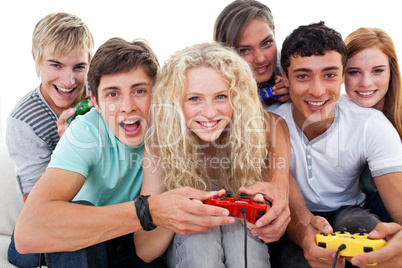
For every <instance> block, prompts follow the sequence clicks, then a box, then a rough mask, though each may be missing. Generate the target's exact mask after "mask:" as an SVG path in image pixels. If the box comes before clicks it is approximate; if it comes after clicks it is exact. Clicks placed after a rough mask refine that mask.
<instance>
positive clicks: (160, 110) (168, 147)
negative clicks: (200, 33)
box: [145, 43, 268, 195]
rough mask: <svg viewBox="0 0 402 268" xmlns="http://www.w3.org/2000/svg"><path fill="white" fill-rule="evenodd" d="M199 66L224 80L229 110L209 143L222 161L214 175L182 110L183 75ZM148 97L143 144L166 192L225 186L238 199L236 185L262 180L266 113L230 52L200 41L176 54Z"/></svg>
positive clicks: (250, 76)
mask: <svg viewBox="0 0 402 268" xmlns="http://www.w3.org/2000/svg"><path fill="white" fill-rule="evenodd" d="M201 66H206V67H211V68H213V69H214V70H215V71H217V72H218V73H219V74H220V75H221V76H222V77H223V79H224V80H225V81H226V82H227V84H228V88H229V96H228V97H229V100H230V105H231V107H232V109H233V114H232V118H231V120H230V122H229V123H228V125H227V127H226V129H225V130H224V131H223V133H222V134H221V135H220V137H219V138H218V139H217V140H216V141H215V142H213V144H210V146H214V147H215V149H214V150H215V155H214V157H216V159H217V160H218V161H221V162H220V163H221V165H220V168H219V170H218V171H217V172H216V173H214V172H208V170H207V167H206V165H205V162H204V161H205V155H204V154H203V153H202V150H201V149H202V148H201V147H202V146H201V144H199V142H198V140H197V137H196V135H195V134H194V133H192V132H191V130H190V129H189V128H188V127H187V125H186V120H185V117H184V114H183V108H182V107H183V100H184V96H185V94H186V89H187V78H186V74H187V72H188V71H189V70H190V69H194V68H198V67H201ZM152 94H153V104H152V105H151V109H150V128H149V131H148V133H147V136H146V139H145V146H146V150H147V151H148V152H149V153H150V154H151V155H152V156H153V157H157V158H158V159H159V161H158V165H159V166H160V167H161V168H162V169H163V173H164V184H165V187H166V188H167V189H168V190H170V189H174V188H178V187H183V186H191V187H194V188H197V189H201V190H212V189H215V188H217V189H221V188H224V189H226V190H229V191H232V192H233V193H234V194H235V195H237V194H238V189H239V187H240V186H244V187H247V186H249V185H252V184H254V183H255V182H257V181H261V180H266V179H267V178H266V177H267V176H268V174H267V172H265V173H264V175H263V171H264V170H265V169H266V168H267V155H268V149H267V143H268V142H267V136H268V134H267V129H268V123H267V122H268V121H267V120H268V113H267V112H266V111H265V110H264V109H263V107H262V104H261V102H260V100H259V97H258V94H257V84H256V80H255V78H254V76H253V73H252V71H251V69H250V67H249V66H248V64H247V63H246V62H245V61H244V60H243V59H242V58H241V57H240V56H239V55H237V53H236V52H235V51H234V50H232V49H230V48H225V47H223V46H222V45H220V44H218V43H202V44H196V45H192V46H189V47H187V48H185V49H183V50H181V51H178V52H175V53H174V54H173V55H171V56H170V57H169V58H168V59H167V60H166V61H165V64H164V66H163V68H162V70H161V73H160V74H159V76H158V79H157V82H156V85H155V87H154V88H153V93H152ZM210 173H214V174H210Z"/></svg>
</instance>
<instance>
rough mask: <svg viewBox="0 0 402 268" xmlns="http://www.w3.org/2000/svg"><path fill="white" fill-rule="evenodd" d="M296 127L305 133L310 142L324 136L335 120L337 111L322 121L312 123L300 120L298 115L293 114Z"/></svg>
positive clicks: (303, 119) (333, 111)
mask: <svg viewBox="0 0 402 268" xmlns="http://www.w3.org/2000/svg"><path fill="white" fill-rule="evenodd" d="M293 117H294V120H295V123H296V125H297V126H298V127H299V128H300V129H301V130H302V131H303V133H304V134H305V135H306V137H307V139H308V140H309V141H311V140H313V139H315V138H317V137H318V136H320V135H321V134H323V133H324V132H325V131H327V129H328V128H329V127H330V126H331V124H332V123H333V121H334V118H335V110H334V109H333V110H331V112H330V113H329V114H328V115H326V116H325V118H323V119H322V120H315V121H310V120H309V119H305V118H298V117H299V116H298V114H295V113H294V114H293Z"/></svg>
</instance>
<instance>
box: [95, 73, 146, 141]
mask: <svg viewBox="0 0 402 268" xmlns="http://www.w3.org/2000/svg"><path fill="white" fill-rule="evenodd" d="M151 82H152V80H151V78H150V77H149V76H148V75H147V74H146V73H145V71H144V69H143V68H142V67H141V66H139V67H134V68H133V69H131V70H130V71H128V72H123V73H116V74H110V75H104V76H102V77H101V79H100V83H99V87H98V99H97V100H96V102H97V109H98V112H100V113H102V116H103V118H104V120H105V122H106V124H107V126H108V127H109V128H110V130H111V131H112V132H113V134H114V135H115V136H116V138H117V139H119V140H120V141H121V142H122V143H124V144H126V145H128V146H135V145H139V144H141V143H142V142H143V140H144V136H145V132H146V130H147V128H148V123H147V122H148V112H149V107H150V105H151ZM92 97H93V96H92Z"/></svg>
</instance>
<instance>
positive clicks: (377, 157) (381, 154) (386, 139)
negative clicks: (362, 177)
mask: <svg viewBox="0 0 402 268" xmlns="http://www.w3.org/2000/svg"><path fill="white" fill-rule="evenodd" d="M371 130H374V131H371ZM378 130H381V131H378ZM363 133H364V134H365V136H364V139H365V153H366V158H367V162H368V165H369V168H370V170H371V173H372V175H373V177H378V176H381V175H384V174H388V173H393V172H402V143H401V138H400V137H399V134H398V132H397V131H396V129H395V128H394V126H393V125H392V124H391V123H390V122H389V121H388V119H387V118H386V117H383V116H379V115H374V116H372V117H370V119H369V120H367V124H366V130H365V131H364V132H363Z"/></svg>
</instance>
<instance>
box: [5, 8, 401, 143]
mask: <svg viewBox="0 0 402 268" xmlns="http://www.w3.org/2000/svg"><path fill="white" fill-rule="evenodd" d="M260 1H261V2H263V3H265V4H266V5H268V6H269V7H270V8H271V10H272V13H273V15H274V19H275V24H276V40H277V43H278V47H279V48H280V47H281V46H282V42H283V40H284V39H285V37H286V36H287V35H288V34H289V33H290V32H291V31H292V30H293V29H295V28H296V27H298V26H299V25H301V24H309V23H312V22H317V21H320V20H323V21H325V22H326V25H328V26H329V27H331V28H334V29H336V30H337V31H339V32H340V33H341V34H342V36H343V37H346V36H347V35H348V34H349V33H350V32H352V31H353V30H355V29H357V28H359V27H379V28H382V29H384V30H385V31H386V32H387V33H388V34H389V35H390V36H391V37H392V38H393V40H394V42H395V45H396V47H397V52H398V53H399V54H400V55H401V53H402V31H401V26H402V18H401V15H400V10H399V8H398V7H397V6H396V4H397V3H398V1H395V0H382V1H374V0H338V1H323V0H297V1H295V0H260ZM230 2H231V0H198V1H193V0H142V1H139V0H113V1H110V0H109V1H104V0H97V1H96V0H67V1H55V0H36V1H35V0H33V1H32V0H21V1H18V0H15V1H13V0H3V1H2V2H1V3H0V61H1V63H0V81H1V82H0V85H1V89H0V92H1V94H0V144H1V143H3V142H4V139H5V129H6V118H7V116H8V115H9V113H10V112H11V109H12V108H13V107H14V105H15V104H16V102H17V101H18V100H19V99H20V98H21V97H22V96H23V95H25V94H26V93H27V92H29V91H30V90H32V89H34V88H35V87H36V86H37V85H38V84H39V83H40V81H39V79H38V78H37V77H36V74H35V70H34V63H33V59H32V56H31V51H30V50H31V37H32V31H33V29H34V27H35V25H36V23H37V22H38V21H39V20H40V19H41V18H43V17H44V16H46V15H47V14H49V13H52V12H68V13H72V14H75V15H77V16H79V17H81V18H82V19H83V20H84V21H85V22H86V23H87V24H88V26H89V27H90V29H91V31H92V33H93V35H94V38H95V48H98V47H99V46H100V45H101V44H103V43H104V42H105V41H106V40H108V39H109V38H111V37H122V38H124V39H126V40H132V39H135V38H145V39H147V40H148V41H149V42H150V43H151V46H152V48H153V50H154V51H155V53H156V54H157V55H158V58H159V60H160V62H161V64H163V61H164V60H165V58H166V57H167V56H168V55H169V54H170V53H171V52H173V51H175V50H178V49H181V48H183V47H185V46H187V45H190V44H193V43H198V42H203V41H211V40H212V31H213V25H214V22H215V18H216V17H217V16H218V14H219V13H220V11H221V10H222V9H223V8H224V7H225V6H226V5H227V4H228V3H230ZM400 57H402V56H400Z"/></svg>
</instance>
